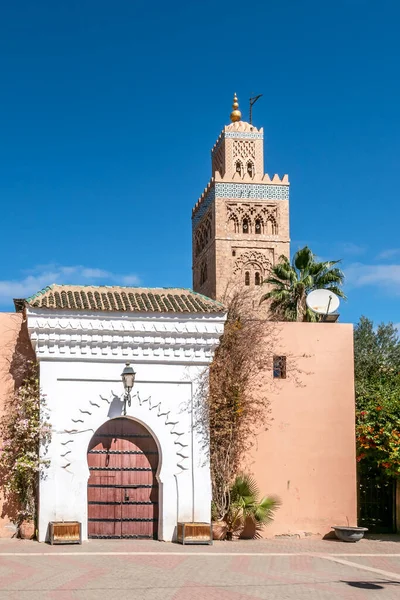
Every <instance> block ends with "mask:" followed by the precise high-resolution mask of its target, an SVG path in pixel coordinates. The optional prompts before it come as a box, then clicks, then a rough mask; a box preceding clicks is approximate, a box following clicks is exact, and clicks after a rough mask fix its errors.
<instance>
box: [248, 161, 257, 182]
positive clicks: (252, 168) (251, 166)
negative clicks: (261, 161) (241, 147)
mask: <svg viewBox="0 0 400 600" xmlns="http://www.w3.org/2000/svg"><path fill="white" fill-rule="evenodd" d="M246 173H247V175H249V177H251V178H252V179H253V178H254V175H255V174H256V169H255V166H254V162H253V161H252V160H248V161H247V164H246Z"/></svg>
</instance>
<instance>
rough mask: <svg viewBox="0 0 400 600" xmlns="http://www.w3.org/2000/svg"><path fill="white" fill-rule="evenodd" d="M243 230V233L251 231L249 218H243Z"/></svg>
mask: <svg viewBox="0 0 400 600" xmlns="http://www.w3.org/2000/svg"><path fill="white" fill-rule="evenodd" d="M242 231H243V233H249V231H250V223H249V220H248V219H247V218H244V219H243V222H242Z"/></svg>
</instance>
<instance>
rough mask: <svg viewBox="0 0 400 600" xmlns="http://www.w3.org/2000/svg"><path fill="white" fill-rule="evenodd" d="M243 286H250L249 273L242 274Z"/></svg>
mask: <svg viewBox="0 0 400 600" xmlns="http://www.w3.org/2000/svg"><path fill="white" fill-rule="evenodd" d="M244 285H250V272H249V271H246V273H245V274H244Z"/></svg>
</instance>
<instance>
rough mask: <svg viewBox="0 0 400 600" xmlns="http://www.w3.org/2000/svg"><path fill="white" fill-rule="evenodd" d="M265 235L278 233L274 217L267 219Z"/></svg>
mask: <svg viewBox="0 0 400 600" xmlns="http://www.w3.org/2000/svg"><path fill="white" fill-rule="evenodd" d="M267 235H278V225H277V222H276V221H275V219H274V217H269V219H268V221H267Z"/></svg>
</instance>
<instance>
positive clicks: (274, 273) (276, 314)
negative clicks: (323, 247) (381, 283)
mask: <svg viewBox="0 0 400 600" xmlns="http://www.w3.org/2000/svg"><path fill="white" fill-rule="evenodd" d="M315 259H316V256H315V254H313V252H312V251H311V250H310V248H308V246H305V247H304V248H301V249H300V250H298V251H297V252H296V254H295V255H294V256H293V260H292V262H291V263H290V261H289V259H288V258H287V257H286V256H281V257H280V258H279V262H278V263H277V264H276V265H275V266H273V267H272V268H271V271H270V274H269V277H267V278H266V279H265V280H264V281H263V284H265V283H266V284H269V285H270V286H271V289H270V291H269V292H267V293H266V294H264V296H262V298H261V300H260V304H261V302H264V301H265V300H270V301H271V304H270V306H269V312H270V315H271V317H272V318H275V319H276V318H277V319H280V320H282V321H317V320H318V319H319V316H318V315H317V314H316V313H314V312H313V311H311V310H310V309H309V308H308V307H307V305H306V297H307V295H308V294H309V293H310V292H312V291H313V290H321V289H325V290H330V291H331V292H334V293H335V294H337V295H338V296H340V297H341V298H346V296H345V295H344V293H343V291H342V289H341V286H342V285H343V281H344V275H343V273H342V271H341V270H340V269H339V268H338V267H337V266H336V265H337V264H338V263H339V262H340V260H331V261H325V262H318V261H316V260H315Z"/></svg>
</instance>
